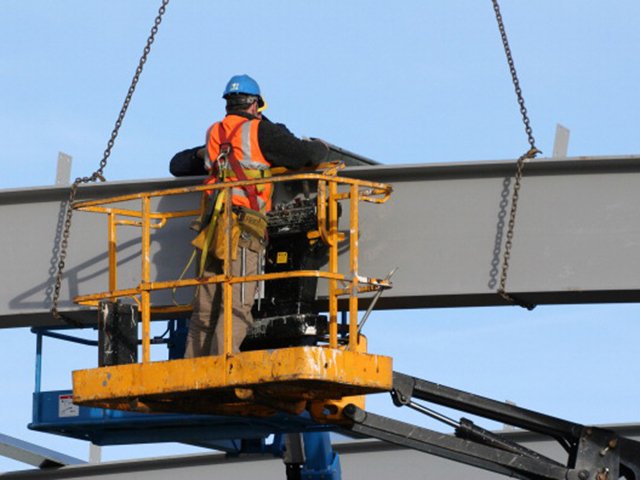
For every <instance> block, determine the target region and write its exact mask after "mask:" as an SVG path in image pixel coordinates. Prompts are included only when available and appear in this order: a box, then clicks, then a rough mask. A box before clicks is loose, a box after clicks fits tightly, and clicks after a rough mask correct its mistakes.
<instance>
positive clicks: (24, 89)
mask: <svg viewBox="0 0 640 480" xmlns="http://www.w3.org/2000/svg"><path fill="white" fill-rule="evenodd" d="M159 3H160V2H159V1H151V0H149V1H145V2H141V1H139V2H131V1H126V0H109V1H106V0H103V1H92V2H86V1H80V0H57V1H56V2H50V1H47V0H3V2H2V3H1V4H0V99H1V100H0V104H1V105H2V108H1V109H0V131H1V132H2V134H0V162H1V165H2V167H3V168H2V173H1V174H0V189H4V188H26V187H30V186H36V185H48V184H51V183H53V182H54V179H55V164H56V158H57V154H58V152H59V151H64V152H66V153H68V154H70V155H72V156H73V158H74V164H73V171H72V175H73V176H74V177H75V176H84V175H87V174H90V173H91V172H93V171H94V170H95V169H96V167H97V165H98V162H99V160H100V158H101V154H102V152H103V150H104V148H105V146H106V142H107V139H108V136H109V133H110V132H111V129H112V127H113V123H114V121H115V119H116V116H117V113H118V111H119V108H120V105H121V103H122V100H123V99H124V95H125V92H126V89H127V87H128V85H129V82H130V79H131V76H132V75H133V71H134V68H135V66H136V65H137V61H138V58H139V56H140V53H141V50H142V47H143V45H144V42H145V40H146V37H147V35H148V32H149V28H150V26H151V22H152V20H153V17H154V16H155V14H156V11H157V8H158V6H159ZM501 4H502V13H503V16H504V19H505V22H506V26H507V32H508V34H509V39H510V42H511V47H512V50H513V53H514V57H515V61H516V66H517V68H518V73H519V76H520V80H521V85H522V88H523V92H524V96H525V100H526V104H527V107H528V109H529V113H530V117H531V124H532V126H533V131H534V135H535V137H536V139H537V145H538V147H539V148H540V149H541V150H542V151H543V152H544V153H545V154H547V155H550V154H551V151H552V146H553V137H554V132H555V128H556V124H557V123H561V124H563V125H565V126H566V127H568V128H569V129H570V130H571V139H570V144H569V152H570V154H571V155H589V156H595V155H625V154H639V153H640V135H638V130H639V128H638V126H639V125H640V113H639V112H640V90H639V89H638V84H639V83H640V66H639V62H638V57H639V53H640V31H639V30H638V29H637V24H638V20H639V19H640V4H639V3H638V2H637V1H636V0H619V1H615V2H600V1H595V0H580V1H578V0H564V1H560V2H558V1H557V0H556V1H553V0H539V1H537V2H516V1H514V0H502V2H501ZM236 73H248V74H250V75H252V76H253V77H254V78H256V79H257V80H258V81H259V83H260V84H261V87H262V90H263V93H264V96H265V98H266V99H267V101H268V103H269V109H268V110H267V112H266V113H267V115H268V116H269V117H270V118H272V119H273V120H277V121H281V122H284V123H286V124H287V125H288V126H289V128H290V129H291V130H292V131H293V132H294V133H296V134H298V135H305V136H316V137H320V138H324V139H326V140H328V141H330V142H332V143H335V144H337V145H340V146H342V147H344V148H347V149H349V150H352V151H354V152H358V153H360V154H362V155H365V156H368V157H371V158H374V159H376V160H378V161H380V162H383V163H389V164H414V163H432V162H460V161H474V160H498V159H515V158H516V157H518V156H519V155H520V154H521V153H523V152H524V150H525V149H526V147H527V143H526V137H525V135H524V132H523V128H522V125H521V120H520V114H519V112H518V108H517V104H516V100H515V96H514V93H513V88H512V85H511V79H510V77H509V72H508V69H507V66H506V61H505V58H504V53H503V51H502V46H501V43H500V38H499V36H498V32H497V26H496V22H495V19H494V16H493V9H492V7H491V2H490V1H489V0H485V1H484V2H480V1H478V0H459V1H456V0H454V1H450V2H425V1H420V0H407V1H400V2H382V1H364V0H356V1H349V2H345V1H337V0H326V1H322V2H319V1H316V2H313V1H297V2H294V1H286V0H279V1H278V0H276V1H270V2H260V1H257V0H251V1H250V0H245V1H242V0H241V1H235V2H214V1H195V0H184V1H182V2H178V1H176V0H174V2H173V3H171V4H170V5H169V7H168V10H167V14H166V18H165V20H164V22H163V23H162V25H161V27H160V32H159V34H158V38H157V41H156V43H155V44H154V46H153V51H152V52H151V56H150V59H149V61H148V63H147V66H146V67H145V72H144V74H143V76H142V79H141V81H140V84H139V86H138V92H137V93H136V95H135V97H134V100H133V102H132V104H131V107H130V109H129V113H128V116H127V118H126V120H125V123H124V126H123V128H122V131H121V134H120V136H119V138H118V141H117V143H116V147H115V148H114V150H113V154H112V156H111V159H110V161H109V165H108V167H107V169H106V171H105V173H106V177H107V178H108V179H109V180H125V179H127V180H128V179H141V178H161V177H166V176H168V169H167V165H168V161H169V159H170V158H171V156H172V155H173V153H175V152H176V151H178V150H181V149H183V148H187V147H190V146H195V145H198V144H200V143H202V139H203V137H204V132H205V130H206V128H207V127H208V126H209V124H211V123H212V122H213V121H215V120H217V119H218V118H219V117H220V116H221V115H222V112H223V103H222V101H221V100H220V95H221V93H222V89H223V87H224V84H225V83H226V81H227V79H228V77H230V76H231V75H233V74H236ZM27 262H28V261H27ZM638 313H640V309H639V308H638V306H636V305H623V306H589V307H587V306H566V307H539V308H538V309H536V310H535V311H534V312H525V311H521V310H520V309H516V308H502V309H455V310H447V311H445V310H429V311H411V312H396V313H384V314H382V313H380V314H376V315H375V316H373V317H372V318H371V320H370V321H369V322H368V325H367V329H368V330H369V332H368V333H369V337H370V345H371V347H370V348H371V350H373V351H379V352H380V353H389V354H393V355H394V357H395V362H396V368H397V369H398V370H400V371H405V372H407V373H411V374H415V375H419V376H422V377H424V378H428V379H430V380H434V381H438V382H441V383H445V384H449V385H452V386H456V387H459V388H463V389H467V390H471V391H475V392H477V393H481V394H483V395H487V396H491V397H495V398H498V399H509V400H512V401H515V402H517V403H518V404H520V405H523V406H527V407H530V408H534V409H538V410H541V411H544V412H547V413H550V414H553V415H558V416H562V417H566V418H568V419H571V420H575V421H579V422H586V423H616V422H638V421H640V414H638V410H637V407H636V405H637V401H638V399H639V398H640V387H638V385H637V382H636V381H635V380H636V379H637V378H639V373H640V371H639V370H640V367H639V365H640V362H638V360H639V359H638V354H637V350H638V349H637V345H636V343H635V342H634V340H635V339H636V338H637V337H638V333H640V328H639V327H638V320H637V318H636V317H637V316H638ZM31 337H32V336H31V335H30V334H29V333H28V332H26V331H20V330H0V340H1V341H2V344H3V345H4V347H3V348H2V349H0V369H1V370H0V374H2V378H3V380H4V382H5V385H6V388H7V390H6V392H5V395H4V396H3V398H2V399H1V400H0V432H2V433H5V434H8V435H13V436H16V437H20V438H22V439H25V440H30V441H32V442H35V443H39V444H42V445H44V446H47V447H49V448H53V449H59V450H62V451H64V452H65V453H68V454H71V455H76V456H79V457H83V458H85V457H86V455H87V450H88V447H87V446H86V444H83V443H81V442H75V441H70V440H64V439H59V438H57V437H53V436H47V435H43V434H36V433H34V432H30V431H28V430H27V429H26V424H27V423H28V422H29V421H30V414H31V412H30V394H31V391H32V389H33V381H32V369H31V365H32V363H33V355H34V341H33V339H32V338H31ZM7 345H8V347H7ZM47 347H48V348H49V350H48V351H53V350H56V351H55V352H52V353H54V354H55V358H56V361H55V362H49V363H47V365H46V371H45V374H46V375H47V383H46V384H45V388H51V389H54V388H64V387H68V386H69V371H70V370H71V369H74V368H77V366H76V364H77V362H78V359H79V358H82V361H89V362H92V361H93V358H94V352H88V353H85V352H83V353H76V351H75V350H74V349H72V350H71V351H70V352H71V353H69V352H68V351H66V350H64V349H63V348H62V346H61V345H60V344H53V343H49V342H48V343H47ZM53 363H55V366H54V365H53ZM16 365H19V366H20V368H15V366H16ZM384 404H390V403H389V402H388V401H387V399H386V398H384V399H372V401H371V405H372V408H375V409H379V410H382V411H386V412H387V413H393V414H395V413H396V412H394V411H393V410H390V408H391V407H389V408H387V407H385V406H384ZM403 415H405V414H403ZM406 415H408V414H406ZM407 418H409V417H407ZM411 418H413V417H411ZM179 451H182V450H181V449H180V448H178V447H171V448H170V449H166V448H165V449H164V450H163V449H162V448H159V449H156V450H155V451H152V450H151V449H149V448H146V447H145V448H131V449H130V448H127V449H124V448H115V447H114V448H107V449H105V452H104V457H105V458H106V459H115V458H123V457H126V456H127V455H138V454H140V455H142V454H153V453H154V452H158V453H163V452H164V453H167V452H171V453H177V452H179ZM20 467H21V466H20V465H19V464H16V463H15V462H9V461H6V460H3V459H0V471H2V470H11V469H14V468H20Z"/></svg>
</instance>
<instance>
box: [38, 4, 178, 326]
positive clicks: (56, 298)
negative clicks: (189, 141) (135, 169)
mask: <svg viewBox="0 0 640 480" xmlns="http://www.w3.org/2000/svg"><path fill="white" fill-rule="evenodd" d="M168 4H169V0H162V5H161V6H160V8H159V9H158V14H157V15H156V18H155V20H154V21H153V27H151V32H150V34H149V37H148V38H147V43H146V45H145V46H144V50H143V52H142V56H141V57H140V60H139V62H138V67H137V68H136V71H135V74H134V75H133V79H132V80H131V85H129V90H128V91H127V95H126V97H125V99H124V103H123V104H122V107H121V108H120V113H119V114H118V118H117V119H116V122H115V125H114V127H113V130H112V131H111V136H110V137H109V141H108V142H107V147H106V149H105V151H104V153H103V154H102V160H100V165H99V167H98V169H97V170H96V171H95V172H93V173H92V174H91V175H90V176H88V177H78V178H76V179H75V180H74V182H73V184H72V185H71V188H70V189H69V199H68V201H67V205H66V212H65V220H64V227H63V231H62V236H61V241H60V250H59V251H60V254H59V256H58V271H57V273H56V278H55V286H54V288H53V299H52V302H51V315H52V316H53V318H54V319H56V320H58V321H60V320H63V321H65V322H66V323H68V324H69V325H72V326H74V327H78V326H81V323H80V322H78V321H76V320H74V319H72V318H69V317H67V316H65V315H62V314H61V313H60V312H59V311H58V304H59V302H60V290H61V288H62V275H63V272H64V268H65V262H66V259H67V248H68V246H69V234H70V232H71V218H72V217H73V203H74V202H75V199H76V195H77V193H78V186H79V185H80V184H83V183H92V182H95V181H97V180H100V181H101V182H104V181H105V178H104V169H105V167H106V166H107V162H108V160H109V156H110V155H111V150H112V149H113V146H114V144H115V142H116V138H117V137H118V133H119V132H120V127H121V126H122V122H123V121H124V117H125V115H126V114H127V109H128V108H129V104H130V103H131V98H132V97H133V94H134V92H135V91H136V86H137V85H138V81H139V80H140V75H141V74H142V70H143V68H144V65H145V63H146V62H147V57H148V56H149V52H151V46H152V45H153V42H154V41H155V38H156V34H157V33H158V27H159V26H160V23H161V22H162V16H163V15H164V13H165V11H166V7H167V5H168Z"/></svg>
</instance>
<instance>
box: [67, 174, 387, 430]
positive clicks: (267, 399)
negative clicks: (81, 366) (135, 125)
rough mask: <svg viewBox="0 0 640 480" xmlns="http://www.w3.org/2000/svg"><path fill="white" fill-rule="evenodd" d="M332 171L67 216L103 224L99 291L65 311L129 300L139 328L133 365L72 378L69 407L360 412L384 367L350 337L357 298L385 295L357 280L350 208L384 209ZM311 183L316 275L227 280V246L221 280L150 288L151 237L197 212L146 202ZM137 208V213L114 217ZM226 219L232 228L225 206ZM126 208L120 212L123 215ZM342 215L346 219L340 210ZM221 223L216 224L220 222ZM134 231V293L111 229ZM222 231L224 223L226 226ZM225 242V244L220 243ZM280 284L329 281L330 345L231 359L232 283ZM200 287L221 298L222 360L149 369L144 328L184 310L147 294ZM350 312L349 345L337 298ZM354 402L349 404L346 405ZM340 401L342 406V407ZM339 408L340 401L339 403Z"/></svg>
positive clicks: (112, 203) (90, 204) (331, 416)
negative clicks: (122, 279)
mask: <svg viewBox="0 0 640 480" xmlns="http://www.w3.org/2000/svg"><path fill="white" fill-rule="evenodd" d="M338 170H339V166H336V165H332V166H330V167H328V168H327V169H326V170H324V171H322V172H320V173H316V172H314V173H297V174H292V175H276V176H273V177H271V178H268V179H256V180H247V181H240V182H229V183H220V184H216V185H213V186H212V185H206V186H205V185H201V186H193V187H185V188H176V189H169V190H162V191H154V192H147V193H138V194H132V195H126V196H119V197H115V198H109V199H103V200H95V201H83V202H76V203H75V204H74V206H73V208H74V209H76V210H79V211H85V212H95V213H101V214H105V215H106V217H107V222H108V237H109V238H108V247H107V248H108V259H109V285H108V290H107V291H105V292H101V293H94V294H89V295H81V296H77V297H75V298H74V301H75V302H76V303H78V304H81V305H89V306H94V307H96V306H98V304H99V302H100V301H103V300H109V301H115V300H118V299H125V298H132V299H134V301H135V303H136V304H137V306H138V308H139V311H140V316H141V323H142V361H141V363H132V364H123V365H116V366H105V367H100V368H94V369H88V370H78V371H74V372H73V401H74V403H76V404H78V405H84V406H96V407H103V408H110V409H119V410H128V411H140V412H182V413H206V414H240V415H258V416H263V415H270V414H272V413H274V412H275V411H277V410H282V411H286V412H291V413H300V412H302V411H303V410H304V409H305V408H306V409H308V410H309V411H310V412H311V414H312V416H313V417H314V418H315V419H316V420H318V421H340V418H341V415H340V414H341V408H342V406H343V405H346V404H347V403H356V404H359V405H363V402H364V397H363V395H365V394H369V393H376V392H383V391H390V390H391V388H392V360H391V358H390V357H386V356H381V355H373V354H369V353H367V352H366V339H365V337H364V336H362V335H360V333H359V331H358V294H360V293H364V292H372V291H376V290H378V289H381V288H388V287H390V284H389V281H388V280H381V279H375V278H369V277H363V276H361V275H360V274H359V273H358V272H359V260H358V238H359V222H358V217H359V203H360V201H365V202H371V203H384V202H386V201H387V200H388V198H389V196H390V194H391V190H392V189H391V187H390V186H389V185H385V184H381V183H375V182H369V181H364V180H358V179H352V178H346V177H340V176H338V175H337V171H338ZM300 181H307V182H313V183H314V184H315V185H317V218H318V225H317V230H315V231H313V232H310V233H309V234H308V237H309V238H310V239H316V240H317V241H322V242H325V243H326V244H327V246H328V250H329V253H328V257H329V259H328V260H329V261H328V266H327V268H326V269H325V270H296V271H288V272H277V273H273V272H272V273H262V274H258V275H252V276H242V277H238V276H235V277H234V276H232V275H231V273H230V272H231V268H230V265H231V258H230V256H231V255H230V250H231V248H230V242H227V245H226V248H225V258H224V274H222V275H218V276H213V277H200V278H187V279H180V280H172V281H155V282H152V281H151V278H150V264H149V258H150V243H151V240H152V235H151V232H152V229H159V228H163V227H164V226H165V225H166V223H167V222H168V221H170V220H172V219H175V218H184V217H196V216H199V215H200V213H201V210H200V209H194V210H184V211H173V212H159V211H152V210H151V205H152V199H157V198H158V197H167V196H172V195H185V194H192V193H193V192H202V191H204V190H211V189H222V190H226V192H225V198H230V195H229V194H230V190H231V188H233V187H237V186H244V185H252V184H253V185H256V184H260V183H265V182H272V183H280V182H300ZM137 200H139V201H140V209H131V208H128V207H125V208H123V207H121V205H122V204H123V203H124V202H129V203H128V204H131V203H132V201H134V202H135V201H137ZM225 203H226V206H225V208H226V213H227V215H226V218H227V219H230V218H231V215H230V213H231V206H230V205H229V203H230V202H225ZM340 203H343V205H342V207H343V211H345V212H349V235H348V241H347V239H346V236H345V234H344V233H342V232H340V231H339V230H338V217H339V208H340V207H339V204H340ZM128 204H127V203H125V205H128ZM345 208H347V209H345ZM222 218H225V217H222ZM119 226H136V227H139V228H140V230H141V236H140V238H141V258H142V262H141V275H140V278H141V281H140V283H139V285H137V286H136V287H134V288H126V289H119V288H118V282H117V264H118V255H117V253H118V248H117V235H116V233H117V227H119ZM226 229H227V233H229V232H230V231H231V224H230V220H229V221H227V224H226ZM228 237H229V236H228ZM341 243H345V244H347V243H348V250H349V252H348V257H349V265H350V271H349V272H348V273H340V272H339V271H338V247H339V244H341ZM288 277H317V278H319V279H324V280H326V281H328V314H329V315H328V317H329V335H328V341H327V342H326V343H325V344H321V345H318V346H303V347H289V348H280V349H269V350H255V351H246V352H240V353H232V338H231V323H232V311H231V307H230V306H231V304H232V302H231V299H232V285H233V284H235V283H239V282H249V281H270V280H277V279H282V278H288ZM206 283H222V284H223V295H224V298H225V302H224V304H225V307H226V308H225V309H224V353H223V354H222V355H218V356H207V357H198V358H190V359H180V360H168V361H151V355H150V347H151V339H150V329H151V328H150V323H151V318H152V315H158V314H172V313H176V312H184V311H188V310H190V308H191V307H190V305H152V303H151V293H152V292H154V291H158V290H169V289H176V288H183V287H195V286H197V285H201V284H206ZM339 297H347V298H348V305H349V321H348V337H347V338H348V342H346V343H345V342H340V341H339V336H338V298H339ZM354 396H355V397H356V398H354ZM345 397H350V398H348V399H345ZM343 399H345V400H343Z"/></svg>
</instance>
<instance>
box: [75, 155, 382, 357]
mask: <svg viewBox="0 0 640 480" xmlns="http://www.w3.org/2000/svg"><path fill="white" fill-rule="evenodd" d="M301 180H305V181H315V182H317V185H318V187H317V207H318V210H317V212H318V215H317V216H318V225H317V230H316V231H314V232H310V233H309V235H310V237H317V238H319V239H321V241H323V242H325V243H326V244H327V245H328V247H329V263H328V267H327V270H295V271H289V272H278V273H262V274H257V275H247V276H236V277H234V276H232V275H231V245H230V242H231V238H230V237H231V235H230V232H231V218H232V216H231V203H230V202H225V208H226V215H224V216H223V218H226V219H228V220H227V223H226V227H225V228H226V238H227V243H226V245H225V254H224V262H223V265H224V267H223V274H222V275H216V276H212V277H200V278H187V279H180V280H170V281H156V282H152V281H151V274H150V263H149V258H150V250H151V249H150V245H151V230H152V229H160V228H163V227H164V226H165V225H166V223H167V220H170V219H175V218H184V217H195V216H199V215H200V214H201V210H200V209H195V210H182V211H174V212H152V211H151V200H152V199H153V198H158V197H167V196H174V195H185V194H190V193H194V192H202V191H205V190H216V189H221V190H224V195H225V197H224V198H230V197H231V189H232V188H234V187H238V186H246V185H258V184H261V183H281V182H292V181H301ZM390 194H391V187H390V186H389V185H386V184H382V183H376V182H369V181H365V180H358V179H353V178H346V177H339V176H337V168H336V167H335V166H334V167H332V168H330V169H328V170H325V171H324V172H322V173H298V174H293V175H282V176H274V177H271V178H268V179H255V180H247V181H239V182H228V183H219V184H214V185H199V186H192V187H182V188H173V189H167V190H159V191H153V192H144V193H136V194H130V195H122V196H118V197H112V198H108V199H101V200H92V201H82V202H76V203H74V205H73V208H74V209H76V210H79V211H85V212H94V213H102V214H106V215H107V222H108V247H107V251H108V262H109V280H108V283H109V285H108V290H107V291H105V292H101V293H94V294H89V295H80V296H77V297H75V298H74V301H75V302H76V303H78V304H82V305H92V306H95V305H97V304H98V303H99V302H100V301H101V300H107V299H108V300H115V299H118V298H124V297H132V298H134V300H135V301H136V302H137V303H138V307H139V309H140V314H141V320H142V362H143V363H146V362H149V361H150V355H151V354H150V346H151V336H150V330H151V328H150V325H151V314H152V313H175V312H180V311H188V310H189V309H190V306H189V305H173V306H152V305H151V292H152V291H157V290H168V289H176V288H183V287H193V286H197V285H203V284H208V283H222V284H223V298H224V313H223V318H224V354H225V355H226V354H230V353H231V350H232V337H231V331H232V329H231V325H232V308H231V305H232V286H233V284H235V283H242V282H255V281H270V280H277V279H282V278H292V277H317V278H324V279H327V280H328V299H329V347H330V348H338V297H340V296H348V297H349V344H348V347H347V348H348V349H349V350H353V351H355V349H356V345H357V341H358V338H357V337H358V294H359V293H363V292H370V291H372V290H376V289H378V288H385V287H388V286H389V282H388V281H387V280H381V279H376V278H369V277H363V276H361V275H359V273H358V272H359V262H358V253H359V247H358V238H359V221H358V217H359V202H360V201H365V202H371V203H384V202H386V201H387V199H388V198H389V195H390ZM134 200H140V209H139V210H133V209H129V208H123V207H119V206H114V204H116V203H122V202H131V201H134ZM341 201H348V202H349V204H350V205H349V273H348V274H344V273H340V272H339V271H338V245H339V243H340V242H341V241H343V240H344V239H345V235H344V234H343V233H342V232H340V231H339V230H338V216H339V214H338V212H339V209H338V203H339V202H341ZM118 226H137V227H140V228H141V257H142V262H141V275H140V283H139V285H138V286H136V287H133V288H125V289H119V288H118V270H117V263H118V262H117V253H118V252H117V227H118ZM339 284H341V288H339V286H338V285H339Z"/></svg>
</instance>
